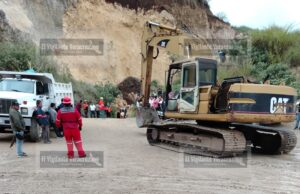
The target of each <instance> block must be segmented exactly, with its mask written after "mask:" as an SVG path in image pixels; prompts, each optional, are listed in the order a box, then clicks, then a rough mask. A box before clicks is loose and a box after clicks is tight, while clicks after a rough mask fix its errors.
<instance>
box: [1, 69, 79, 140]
mask: <svg viewBox="0 0 300 194" xmlns="http://www.w3.org/2000/svg"><path fill="white" fill-rule="evenodd" d="M64 96H69V97H70V98H71V99H72V103H74V97H73V89H72V84H71V83H58V82H55V80H54V78H53V75H52V74H49V73H35V72H12V71H0V133H11V132H12V130H11V129H10V121H9V108H10V106H11V104H12V102H13V101H18V102H19V103H20V112H21V114H22V116H23V118H24V120H25V124H26V131H25V133H26V134H27V135H29V137H30V139H31V140H32V141H38V140H39V138H40V133H41V131H40V127H39V126H38V125H37V122H36V120H35V118H34V117H33V113H34V111H35V109H36V101H37V100H42V101H43V110H45V111H47V110H48V108H49V106H50V104H51V103H56V105H57V106H58V105H59V104H60V103H61V99H62V98H63V97H64Z"/></svg>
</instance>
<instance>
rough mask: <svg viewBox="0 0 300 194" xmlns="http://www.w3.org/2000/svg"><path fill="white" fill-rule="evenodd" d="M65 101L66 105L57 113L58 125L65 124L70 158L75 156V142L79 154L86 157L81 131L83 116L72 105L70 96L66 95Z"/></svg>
mask: <svg viewBox="0 0 300 194" xmlns="http://www.w3.org/2000/svg"><path fill="white" fill-rule="evenodd" d="M63 103H64V107H63V108H62V109H60V110H59V111H58V113H57V117H56V126H57V127H60V126H63V129H64V135H65V139H66V143H67V149H68V158H69V159H72V158H74V150H73V143H74V144H75V146H76V148H77V151H78V156H79V157H80V158H84V157H86V154H85V151H84V150H83V146H82V140H81V135H80V131H81V128H82V118H81V116H80V114H79V112H78V111H77V110H76V109H75V108H73V107H72V106H71V99H70V98H69V97H65V98H64V100H63Z"/></svg>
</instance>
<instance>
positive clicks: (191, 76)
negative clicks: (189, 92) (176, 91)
mask: <svg viewBox="0 0 300 194" xmlns="http://www.w3.org/2000/svg"><path fill="white" fill-rule="evenodd" d="M196 83H197V82H196V65H190V66H186V67H185V68H184V69H183V82H182V87H184V88H192V87H195V86H196Z"/></svg>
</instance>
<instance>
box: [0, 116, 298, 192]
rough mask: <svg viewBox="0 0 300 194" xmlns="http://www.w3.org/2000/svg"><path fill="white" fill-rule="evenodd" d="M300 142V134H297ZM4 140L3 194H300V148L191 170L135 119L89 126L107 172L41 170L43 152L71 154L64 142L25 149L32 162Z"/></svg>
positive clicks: (88, 143) (88, 145) (89, 138)
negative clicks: (238, 165) (158, 144)
mask: <svg viewBox="0 0 300 194" xmlns="http://www.w3.org/2000/svg"><path fill="white" fill-rule="evenodd" d="M296 133H297V136H298V139H299V138H300V131H297V132H296ZM10 139H11V135H5V134H1V135H0V151H1V152H0V188H1V190H0V193H299V191H300V146H299V144H298V145H297V147H296V149H294V150H293V151H292V152H291V153H290V154H289V155H280V156H261V155H254V154H249V155H248V158H247V167H243V168H219V167H206V168H185V167H184V156H183V154H180V153H175V152H171V151H168V150H163V149H160V148H158V147H152V146H149V144H148V143H147V141H146V137H145V129H138V128H137V127H136V126H135V121H134V120H133V119H126V120H113V119H105V120H103V119H99V120H95V119H87V120H84V129H83V141H84V147H85V149H86V150H91V151H103V152H104V167H103V168H40V151H47V150H48V151H65V150H66V147H65V143H64V140H63V139H52V140H53V143H52V144H50V145H44V144H41V143H36V144H35V143H30V142H26V143H25V151H26V152H27V153H28V154H29V157H28V158H22V159H20V158H17V157H16V156H15V147H14V148H13V149H10V148H9V142H10Z"/></svg>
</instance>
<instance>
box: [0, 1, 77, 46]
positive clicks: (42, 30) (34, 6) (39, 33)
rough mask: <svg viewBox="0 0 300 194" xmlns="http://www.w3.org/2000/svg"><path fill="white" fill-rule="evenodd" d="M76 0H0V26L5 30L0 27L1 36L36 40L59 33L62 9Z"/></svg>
mask: <svg viewBox="0 0 300 194" xmlns="http://www.w3.org/2000/svg"><path fill="white" fill-rule="evenodd" d="M76 3H78V0H9V1H8V0H0V10H1V11H0V13H1V12H2V14H0V17H1V19H0V26H1V27H0V29H2V27H4V31H5V32H4V33H3V31H2V30H1V33H0V37H1V36H2V37H3V38H2V39H1V40H15V39H16V38H19V39H26V40H28V39H30V40H33V41H34V42H39V39H40V38H51V37H53V38H55V37H62V36H63V16H64V13H65V10H66V9H67V8H69V7H71V6H76ZM3 15H4V18H5V21H4V20H2V18H3ZM16 33H17V34H16ZM16 36H18V37H16Z"/></svg>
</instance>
